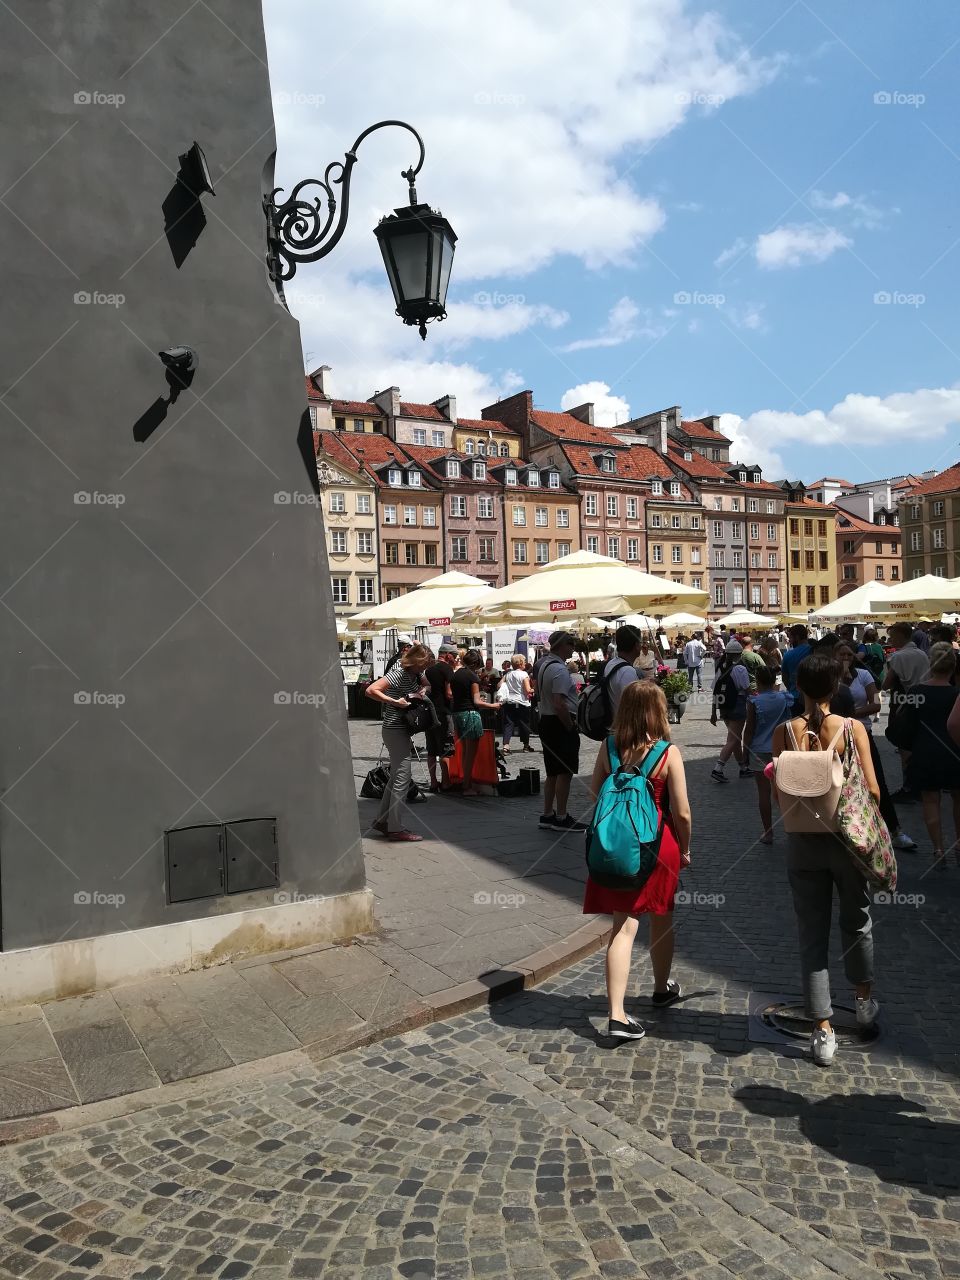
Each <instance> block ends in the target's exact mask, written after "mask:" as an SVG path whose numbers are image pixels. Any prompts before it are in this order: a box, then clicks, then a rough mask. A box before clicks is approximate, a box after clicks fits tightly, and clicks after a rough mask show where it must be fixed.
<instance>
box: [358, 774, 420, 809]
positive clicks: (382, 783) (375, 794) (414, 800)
mask: <svg viewBox="0 0 960 1280" xmlns="http://www.w3.org/2000/svg"><path fill="white" fill-rule="evenodd" d="M389 781H390V770H389V769H388V768H387V766H386V765H385V764H378V765H374V767H373V768H372V769H371V770H370V772H369V773H368V774H367V776H366V777H365V778H364V780H363V783H362V785H361V787H360V795H361V797H362V798H363V799H364V800H382V799H383V793H384V791H385V790H386V787H387V783H388V782H389ZM425 799H426V797H425V796H424V794H423V792H422V791H421V790H420V788H419V787H418V786H417V784H416V783H415V782H411V783H410V787H409V790H408V791H407V804H420V803H421V801H423V800H425Z"/></svg>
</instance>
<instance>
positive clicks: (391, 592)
mask: <svg viewBox="0 0 960 1280" xmlns="http://www.w3.org/2000/svg"><path fill="white" fill-rule="evenodd" d="M402 595H403V588H402V587H387V590H386V598H387V599H388V600H399V599H400V597H401V596H402Z"/></svg>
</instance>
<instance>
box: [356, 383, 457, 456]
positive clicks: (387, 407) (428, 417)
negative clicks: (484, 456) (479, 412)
mask: <svg viewBox="0 0 960 1280" xmlns="http://www.w3.org/2000/svg"><path fill="white" fill-rule="evenodd" d="M370 399H371V401H372V402H373V404H375V405H377V406H378V408H380V409H382V410H383V412H384V414H385V415H386V432H387V435H388V436H389V437H390V439H391V440H394V441H395V442H396V443H397V444H402V445H406V444H414V445H422V446H429V448H431V449H452V448H453V447H454V446H453V423H454V421H455V420H456V416H457V401H456V398H455V397H454V396H441V397H440V399H439V400H435V401H434V402H433V403H432V404H416V403H414V402H413V401H408V400H401V399H400V388H399V387H387V389H386V390H385V391H377V392H376V393H375V394H374V395H372V396H371V397H370Z"/></svg>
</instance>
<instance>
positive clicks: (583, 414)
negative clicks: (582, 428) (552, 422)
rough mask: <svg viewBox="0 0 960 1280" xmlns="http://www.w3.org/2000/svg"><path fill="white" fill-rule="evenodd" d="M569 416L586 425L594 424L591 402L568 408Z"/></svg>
mask: <svg viewBox="0 0 960 1280" xmlns="http://www.w3.org/2000/svg"><path fill="white" fill-rule="evenodd" d="M567 413H569V415H570V417H571V418H576V419H577V421H578V422H585V423H586V424H587V426H588V427H592V426H594V425H595V423H594V421H593V404H592V403H591V404H578V405H577V407H576V408H575V409H568V410H567Z"/></svg>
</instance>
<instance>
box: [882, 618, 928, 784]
mask: <svg viewBox="0 0 960 1280" xmlns="http://www.w3.org/2000/svg"><path fill="white" fill-rule="evenodd" d="M888 634H889V639H890V643H891V644H892V645H893V646H894V649H895V652H894V653H891V654H890V656H889V657H888V658H887V674H886V676H885V677H884V681H883V687H884V689H885V690H886V691H887V693H889V694H890V718H889V721H888V728H889V727H890V726H893V725H895V724H896V719H897V715H898V713H899V712H900V710H901V709H902V707H903V706H904V699H905V698H906V695H907V693H908V692H909V690H910V689H912V688H913V686H914V685H915V684H919V683H920V681H921V680H925V679H926V678H927V675H928V674H929V672H930V659H929V658H928V657H927V655H926V654H925V653H924V652H923V650H922V649H918V648H917V646H916V644H914V641H913V627H912V626H911V625H910V623H909V622H895V623H894V624H893V626H892V627H890V629H889V633H888ZM899 754H900V764H901V766H904V765H905V764H906V760H905V753H904V752H903V751H902V750H901V751H900V753H899ZM890 798H891V800H893V801H894V802H895V803H899V804H909V803H911V802H912V801H914V800H916V798H917V797H916V796H915V795H913V794H912V793H911V792H909V791H907V790H906V788H905V787H904V786H902V785H901V787H900V790H899V791H895V792H894V793H893V794H892V795H891V797H890Z"/></svg>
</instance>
